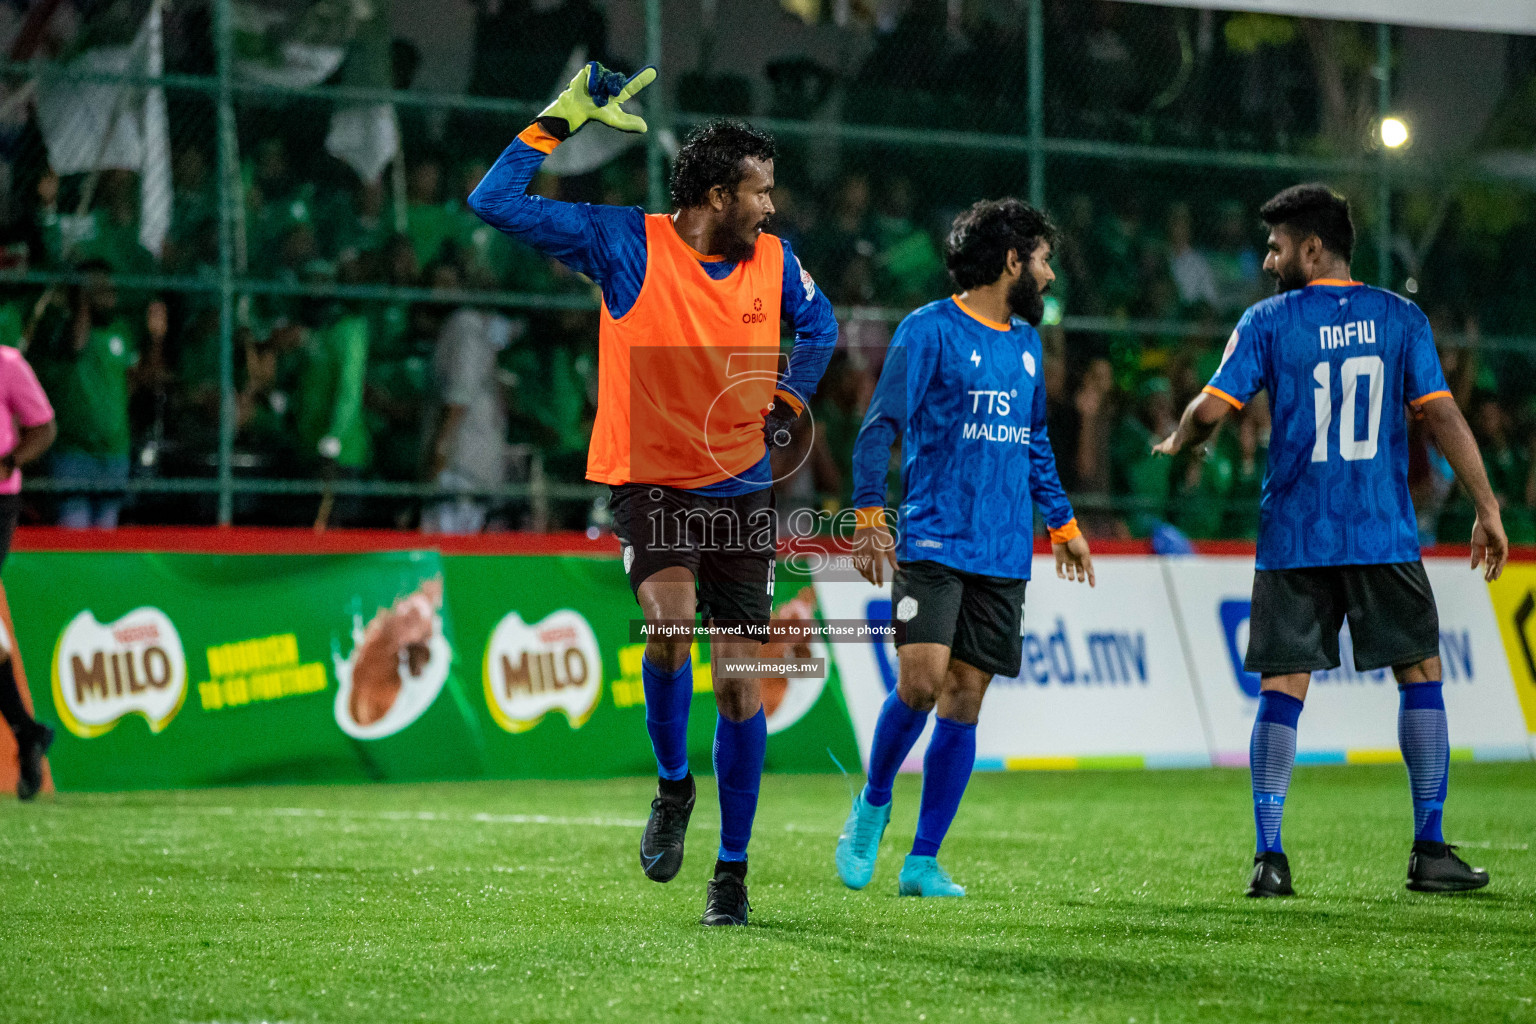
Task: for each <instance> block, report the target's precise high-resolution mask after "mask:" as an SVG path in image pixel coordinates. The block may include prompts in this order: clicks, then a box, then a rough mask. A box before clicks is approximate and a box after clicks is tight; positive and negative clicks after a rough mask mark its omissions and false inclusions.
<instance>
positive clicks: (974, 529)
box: [853, 298, 1076, 579]
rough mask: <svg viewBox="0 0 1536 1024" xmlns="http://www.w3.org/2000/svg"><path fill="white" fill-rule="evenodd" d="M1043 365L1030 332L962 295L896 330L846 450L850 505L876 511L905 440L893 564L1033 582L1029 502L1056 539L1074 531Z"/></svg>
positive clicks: (928, 309)
mask: <svg viewBox="0 0 1536 1024" xmlns="http://www.w3.org/2000/svg"><path fill="white" fill-rule="evenodd" d="M1043 360H1044V356H1043V352H1042V350H1041V344H1040V335H1039V334H1038V333H1036V331H1035V329H1034V328H1033V327H1030V326H1029V325H1028V324H1026V323H1024V321H1022V320H1020V319H1018V318H1017V317H1015V318H1013V319H1012V320H1011V321H1010V322H1009V323H1007V324H1000V323H995V322H993V321H991V320H987V319H984V318H982V317H980V316H978V315H977V314H975V313H973V312H971V311H970V310H969V309H967V308H966V307H965V306H963V305H961V303H960V301H959V300H958V299H953V298H951V299H944V300H943V301H940V302H931V303H929V304H928V305H926V306H924V307H923V308H922V309H919V310H917V311H916V312H914V313H912V314H911V315H910V316H908V317H907V318H906V319H905V320H903V321H902V322H901V326H900V327H898V328H897V329H896V335H895V337H894V338H892V339H891V347H890V350H889V351H888V352H887V353H886V358H885V368H884V370H882V371H881V374H880V382H879V384H878V385H877V386H876V388H875V394H874V397H873V398H872V399H871V400H870V404H869V411H868V412H867V413H866V414H865V416H864V425H863V426H862V427H861V428H860V430H859V439H858V441H857V443H856V444H855V445H854V452H853V480H854V494H853V500H854V504H855V505H856V506H857V507H858V508H861V509H868V508H879V507H883V506H884V504H885V499H886V493H885V492H886V468H887V466H888V465H889V464H890V457H891V444H892V442H894V441H895V440H896V438H897V437H898V436H899V437H900V438H901V470H902V480H903V484H904V490H905V494H904V497H903V500H902V503H901V508H900V510H899V512H900V518H899V521H898V540H897V549H896V554H897V559H898V560H899V561H902V562H911V561H918V560H931V561H935V562H940V563H943V564H944V565H947V566H950V567H951V568H955V569H959V570H961V571H964V572H973V573H978V574H980V575H985V576H1003V577H1008V578H1011V579H1029V575H1030V572H1029V570H1030V556H1031V554H1032V552H1033V549H1034V506H1035V505H1036V504H1039V506H1040V510H1041V513H1042V514H1043V515H1044V517H1045V522H1046V525H1047V526H1049V527H1050V528H1051V530H1052V531H1053V535H1056V536H1061V537H1062V538H1063V539H1066V537H1068V536H1071V535H1073V534H1075V533H1076V522H1075V519H1074V517H1073V514H1072V504H1071V502H1069V501H1068V500H1067V495H1066V492H1065V491H1063V490H1062V487H1061V477H1060V476H1058V475H1057V472H1056V456H1055V454H1054V453H1052V451H1051V440H1050V436H1049V434H1048V433H1047V430H1046V424H1045V397H1046V396H1045V381H1044V379H1043V377H1042V375H1041V370H1042V368H1043V366H1044V361H1043Z"/></svg>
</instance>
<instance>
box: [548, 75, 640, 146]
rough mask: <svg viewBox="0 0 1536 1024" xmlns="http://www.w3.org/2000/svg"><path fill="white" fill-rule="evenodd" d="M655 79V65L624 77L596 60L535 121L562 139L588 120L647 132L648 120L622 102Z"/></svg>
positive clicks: (573, 132) (622, 129) (622, 128)
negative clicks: (631, 111) (632, 112)
mask: <svg viewBox="0 0 1536 1024" xmlns="http://www.w3.org/2000/svg"><path fill="white" fill-rule="evenodd" d="M654 81H656V69H655V68H654V67H646V68H641V69H640V71H638V72H637V73H636V74H635V75H633V76H632V77H630V78H625V77H624V75H623V74H622V73H620V72H618V71H609V70H608V69H607V68H605V67H603V66H602V65H601V64H599V63H598V62H597V61H595V60H594V61H591V62H589V63H588V64H587V66H586V67H584V68H582V69H581V70H580V71H578V72H576V77H575V78H573V79H571V84H570V85H568V86H566V89H565V91H564V92H562V93H561V94H560V95H559V96H556V97H555V102H553V103H551V104H550V105H549V106H547V107H545V108H544V109H543V111H542V112H540V114H539V116H538V117H537V118H536V120H537V121H538V122H539V125H540V126H541V127H542V128H543V129H544V130H545V131H546V132H548V133H549V134H551V135H553V136H554V137H555V138H557V139H559V140H561V141H562V142H563V141H565V140H566V139H568V138H570V137H571V136H572V135H574V134H575V133H576V130H577V129H579V128H580V127H581V126H582V125H584V124H586V123H587V122H588V121H601V122H603V124H606V125H608V126H609V127H611V128H617V129H618V130H619V131H621V132H634V133H636V134H641V133H644V131H645V127H646V126H645V119H644V118H642V117H640V116H639V115H638V114H631V113H629V112H628V111H627V110H625V109H624V107H623V104H624V102H625V101H626V100H628V99H630V98H631V97H632V96H634V95H635V93H637V92H639V91H640V90H641V89H644V88H645V87H646V86H648V85H650V84H651V83H652V82H654Z"/></svg>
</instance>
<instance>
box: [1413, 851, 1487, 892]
mask: <svg viewBox="0 0 1536 1024" xmlns="http://www.w3.org/2000/svg"><path fill="white" fill-rule="evenodd" d="M1487 884H1488V872H1487V871H1484V870H1483V869H1482V868H1474V867H1472V866H1471V865H1469V864H1468V863H1467V862H1466V861H1464V860H1462V859H1461V858H1460V857H1458V856H1456V847H1454V846H1451V845H1450V844H1449V843H1431V842H1428V841H1426V840H1416V841H1415V842H1414V844H1413V852H1412V853H1410V854H1409V855H1408V888H1409V889H1410V890H1412V891H1413V892H1471V891H1472V890H1473V889H1481V888H1482V887H1483V886H1485V885H1487Z"/></svg>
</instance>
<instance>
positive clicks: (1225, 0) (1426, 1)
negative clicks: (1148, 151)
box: [1131, 0, 1536, 34]
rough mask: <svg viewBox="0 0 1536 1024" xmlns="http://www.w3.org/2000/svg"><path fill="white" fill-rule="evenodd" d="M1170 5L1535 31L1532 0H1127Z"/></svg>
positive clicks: (1535, 13)
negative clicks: (1530, 0) (1451, 1)
mask: <svg viewBox="0 0 1536 1024" xmlns="http://www.w3.org/2000/svg"><path fill="white" fill-rule="evenodd" d="M1131 2H1133V3H1156V4H1158V5H1159V6H1170V7H1214V8H1216V9H1217V10H1227V11H1260V12H1262V13H1265V14H1284V15H1289V16H1292V17H1298V18H1334V19H1338V20H1341V21H1383V22H1386V23H1387V24H1389V25H1423V26H1426V27H1429V28H1454V29H1463V30H1465V31H1469V32H1519V33H1525V34H1531V33H1536V4H1532V3H1530V2H1529V0H1457V2H1456V3H1447V2H1446V0H1131Z"/></svg>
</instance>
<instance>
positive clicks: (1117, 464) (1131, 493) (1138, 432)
mask: <svg viewBox="0 0 1536 1024" xmlns="http://www.w3.org/2000/svg"><path fill="white" fill-rule="evenodd" d="M1177 426H1178V416H1177V415H1176V411H1175V409H1174V405H1173V390H1172V386H1171V385H1170V384H1169V382H1168V378H1167V377H1161V376H1158V377H1148V378H1147V379H1146V380H1144V381H1142V383H1141V389H1140V393H1139V395H1138V401H1137V404H1136V409H1135V411H1134V412H1132V413H1128V414H1126V415H1125V416H1123V417H1122V418H1121V420H1120V423H1119V425H1118V426H1117V427H1116V428H1115V432H1114V434H1113V436H1112V437H1111V439H1110V465H1111V467H1112V469H1113V477H1114V485H1115V491H1116V492H1117V493H1118V494H1120V495H1123V496H1124V497H1125V498H1127V499H1129V500H1128V501H1127V503H1126V504H1127V505H1128V506H1129V507H1128V508H1127V509H1126V516H1125V521H1126V525H1127V526H1129V527H1130V530H1131V533H1132V535H1133V536H1136V537H1146V536H1148V535H1149V534H1151V532H1152V530H1153V529H1154V528H1155V527H1156V526H1157V523H1158V521H1160V520H1161V519H1162V518H1163V516H1164V515H1165V514H1166V512H1167V507H1168V497H1169V493H1170V491H1171V490H1172V483H1173V480H1172V464H1171V463H1170V462H1169V461H1168V460H1167V459H1162V458H1156V457H1154V456H1153V455H1152V454H1151V453H1152V445H1153V444H1154V443H1155V442H1156V440H1157V439H1158V438H1159V437H1167V436H1168V434H1169V433H1172V431H1173V429H1174V428H1175V427H1177Z"/></svg>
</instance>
